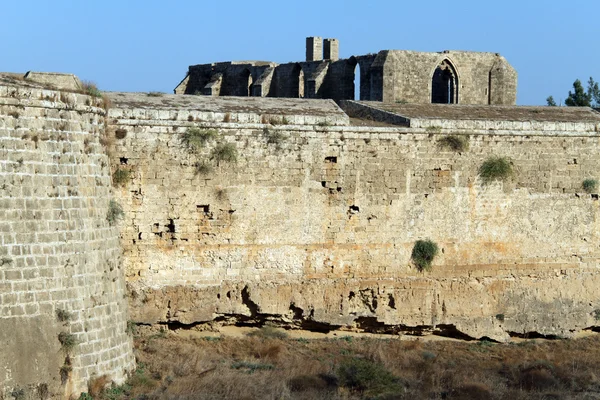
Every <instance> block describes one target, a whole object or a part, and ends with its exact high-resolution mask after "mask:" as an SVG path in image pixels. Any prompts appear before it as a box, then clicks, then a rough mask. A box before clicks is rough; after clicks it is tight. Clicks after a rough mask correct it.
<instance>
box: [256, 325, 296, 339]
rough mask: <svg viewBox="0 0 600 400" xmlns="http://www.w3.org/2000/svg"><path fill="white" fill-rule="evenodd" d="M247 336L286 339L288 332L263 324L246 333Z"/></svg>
mask: <svg viewBox="0 0 600 400" xmlns="http://www.w3.org/2000/svg"><path fill="white" fill-rule="evenodd" d="M248 336H254V337H259V338H263V339H281V340H283V339H287V338H288V334H287V333H285V332H282V331H280V330H278V329H276V328H274V327H272V326H263V327H262V328H260V329H258V330H256V331H252V332H250V333H248Z"/></svg>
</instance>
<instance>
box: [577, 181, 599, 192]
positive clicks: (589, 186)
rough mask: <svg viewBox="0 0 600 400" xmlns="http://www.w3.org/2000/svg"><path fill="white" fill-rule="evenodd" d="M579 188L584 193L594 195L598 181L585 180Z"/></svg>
mask: <svg viewBox="0 0 600 400" xmlns="http://www.w3.org/2000/svg"><path fill="white" fill-rule="evenodd" d="M581 186H582V187H583V190H585V192H586V193H595V192H597V191H598V181H597V180H596V179H586V180H584V181H583V183H582V184H581Z"/></svg>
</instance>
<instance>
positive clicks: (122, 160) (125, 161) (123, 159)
mask: <svg viewBox="0 0 600 400" xmlns="http://www.w3.org/2000/svg"><path fill="white" fill-rule="evenodd" d="M127 161H129V159H128V158H127V157H121V158H119V162H120V163H121V165H127Z"/></svg>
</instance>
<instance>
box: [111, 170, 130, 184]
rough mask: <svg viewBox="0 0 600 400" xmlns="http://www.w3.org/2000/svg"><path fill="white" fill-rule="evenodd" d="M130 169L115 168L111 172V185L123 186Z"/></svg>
mask: <svg viewBox="0 0 600 400" xmlns="http://www.w3.org/2000/svg"><path fill="white" fill-rule="evenodd" d="M130 177H131V171H130V170H128V169H122V168H117V169H116V171H115V172H114V173H113V185H114V186H115V187H123V186H125V184H126V183H127V182H128V181H129V178H130Z"/></svg>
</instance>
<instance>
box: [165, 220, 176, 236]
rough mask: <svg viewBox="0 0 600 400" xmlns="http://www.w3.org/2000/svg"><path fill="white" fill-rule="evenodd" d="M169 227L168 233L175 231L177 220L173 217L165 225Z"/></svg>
mask: <svg viewBox="0 0 600 400" xmlns="http://www.w3.org/2000/svg"><path fill="white" fill-rule="evenodd" d="M165 228H167V230H166V232H167V233H175V221H173V219H172V218H171V219H169V223H168V224H167V225H166V226H165Z"/></svg>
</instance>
